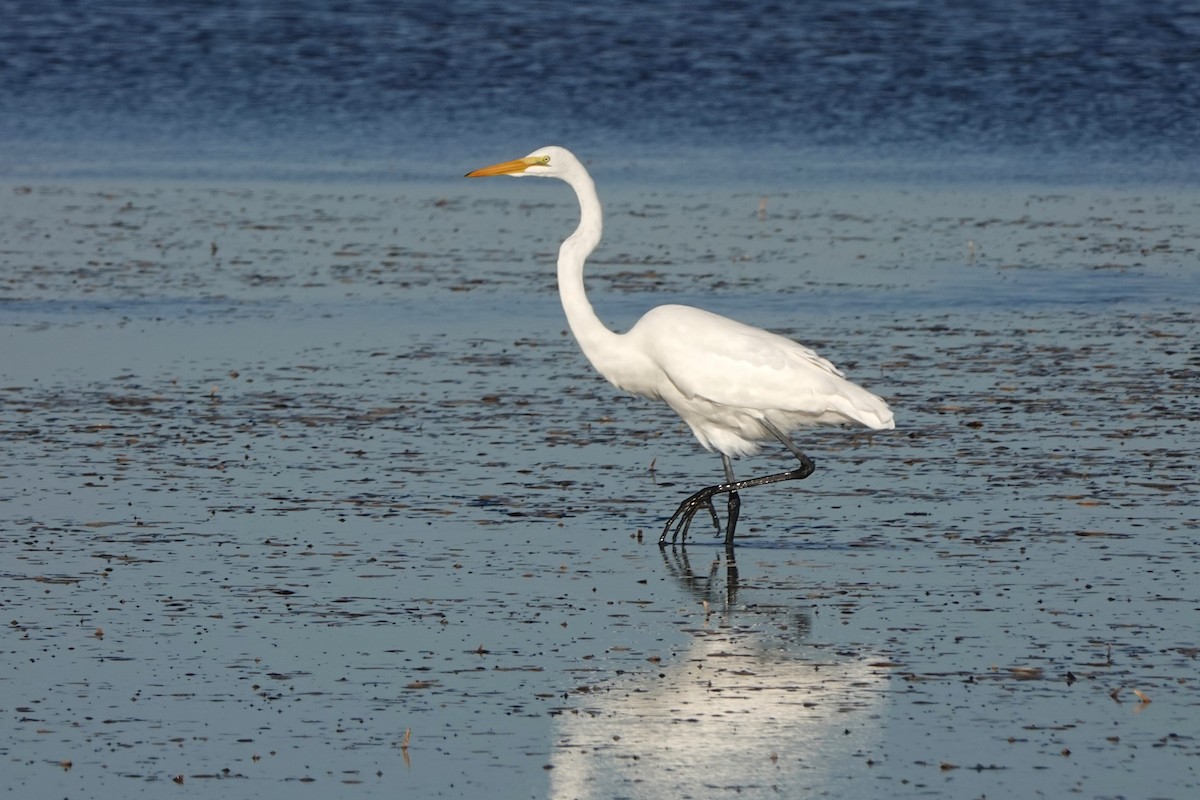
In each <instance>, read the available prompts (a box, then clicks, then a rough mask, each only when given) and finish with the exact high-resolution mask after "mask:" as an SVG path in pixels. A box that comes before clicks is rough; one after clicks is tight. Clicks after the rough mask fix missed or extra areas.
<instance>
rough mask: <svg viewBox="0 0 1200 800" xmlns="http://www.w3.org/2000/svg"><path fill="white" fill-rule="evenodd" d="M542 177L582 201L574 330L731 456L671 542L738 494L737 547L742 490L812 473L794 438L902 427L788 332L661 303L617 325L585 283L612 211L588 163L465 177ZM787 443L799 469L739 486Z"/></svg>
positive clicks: (626, 386)
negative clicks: (762, 457)
mask: <svg viewBox="0 0 1200 800" xmlns="http://www.w3.org/2000/svg"><path fill="white" fill-rule="evenodd" d="M488 175H513V176H526V175H533V176H541V177H550V178H559V179H561V180H563V181H566V182H567V183H568V184H569V185H570V186H571V188H573V189H574V190H575V194H576V196H577V197H578V199H579V208H580V221H579V227H578V228H577V229H576V230H575V232H574V233H573V234H571V236H569V237H568V238H567V239H566V241H564V242H563V244H562V247H561V248H560V250H559V256H558V287H559V294H560V296H561V298H562V305H563V310H564V311H565V312H566V315H567V323H568V324H569V325H570V328H571V332H572V334H574V336H575V339H576V340H577V341H578V342H579V346H580V349H582V350H583V353H584V355H585V356H587V358H588V360H589V361H590V362H591V363H592V366H593V367H595V368H596V370H597V371H598V372H599V373H600V374H601V375H603V376H604V377H605V378H607V379H608V380H609V382H611V383H612V384H613V385H614V386H616V387H618V388H620V389H623V390H625V391H627V392H631V393H633V394H637V395H641V396H643V397H649V398H651V399H656V400H662V401H663V402H665V403H666V404H667V405H669V406H670V407H671V408H672V409H674V410H675V413H677V414H678V415H679V416H680V417H681V418H682V419H683V421H684V422H686V423H687V424H688V426H689V427H690V428H691V429H692V432H693V433H695V435H696V438H697V439H698V440H699V441H700V443H701V444H702V445H704V447H706V448H707V449H708V450H710V451H715V452H718V453H720V454H721V460H722V464H723V465H724V468H725V476H726V482H725V483H722V484H718V485H716V486H710V487H706V488H705V489H702V490H700V491H699V492H696V493H695V494H693V495H692V496H691V497H689V498H688V499H687V500H685V501H684V502H683V503H682V504H680V506H679V509H677V510H676V512H675V514H674V515H673V516H672V517H671V519H670V520H669V521H668V522H667V525H666V527H665V528H664V530H663V534H662V536H661V537H660V538H659V542H660V543H665V541H666V536H667V534H668V533H669V532H671V530H672V526H674V535H673V536H672V541H675V538H676V537H677V536H678V535H679V534H680V533H682V534H683V537H684V539H686V537H687V531H688V528H689V526H690V524H691V520H692V517H693V516H694V515H695V514H696V513H697V512H698V511H699V510H700V509H707V510H708V511H709V512H710V513H711V514H712V518H713V521H714V523H715V524H716V525H717V528H718V530H720V523H719V521H718V520H717V516H716V510H715V509H714V508H713V505H712V498H713V496H715V495H717V494H727V495H728V496H729V500H728V509H729V517H728V521H727V526H726V537H725V542H726V545H727V546H732V543H733V535H734V528H735V526H736V524H737V518H738V510H739V507H740V501H739V498H738V490H740V489H745V488H749V487H751V486H761V485H764V484H767V483H776V482H779V481H783V480H795V479H801V478H806V477H808V475H809V474H811V473H812V470H813V468H814V465H813V463H812V461H811V460H810V459H808V457H807V456H805V455H804V454H803V453H801V452H800V450H799V449H798V448H797V447H796V446H795V444H793V443H792V442H791V440H790V439H789V438H788V437H787V435H786V434H787V433H789V432H791V431H794V430H797V429H800V428H805V427H811V426H815V425H862V426H865V427H868V428H873V429H876V430H883V429H888V428H894V427H895V422H894V421H893V419H892V412H891V410H890V409H889V408H888V406H887V403H885V402H884V401H883V400H882V399H880V398H879V397H877V396H875V395H874V394H871V393H870V392H868V391H867V390H866V389H863V388H862V387H861V386H858V385H857V384H854V383H851V382H850V381H848V380H846V379H845V378H844V377H843V376H842V373H841V372H840V371H839V370H838V369H837V367H835V366H834V365H833V364H831V363H830V362H829V361H827V360H826V359H824V358H822V357H821V356H819V355H817V354H816V353H815V352H813V351H812V350H810V349H809V348H807V347H805V346H804V345H801V344H798V343H797V342H794V341H792V340H791V339H788V338H786V337H784V336H779V335H778V334H774V333H770V332H768V331H764V330H761V329H759V328H754V327H751V326H749V325H745V324H743V323H741V322H737V321H736V320H732V319H729V318H727V317H722V316H720V315H718V314H713V313H712V312H709V311H705V310H703V309H699V308H693V307H691V306H682V305H665V306H658V307H657V308H653V309H651V310H650V311H648V312H646V314H645V315H644V316H643V317H642V318H641V319H640V320H638V322H637V324H636V325H634V326H633V327H632V328H631V329H630V330H629V331H628V332H627V333H623V334H621V333H615V332H613V331H611V330H609V329H608V328H607V327H606V326H605V325H604V323H602V322H601V321H600V319H599V318H598V317H597V316H596V313H595V311H594V310H593V309H592V306H591V303H589V302H588V299H587V295H586V292H585V291H584V285H583V265H584V262H585V261H586V259H587V257H588V255H590V254H591V252H592V251H593V250H595V248H596V245H598V244H599V243H600V236H601V233H602V231H603V212H602V211H601V207H600V200H599V198H598V197H597V196H596V188H595V184H594V183H593V182H592V178H591V176H590V175H589V174H588V172H587V170H586V169H585V168H584V167H583V165H582V164H581V163H579V160H578V159H577V158H575V156H574V155H573V154H572V153H571V152H570V151H568V150H565V149H563V148H561V147H543V148H541V149H540V150H535V151H534V152H533V153H530V154H529V155H528V156H526V157H524V158H519V159H516V160H514V161H506V162H503V163H501V164H496V165H493V166H491V167H484V168H483V169H479V170H475V171H474V172H471V173H468V175H467V177H484V176H488ZM773 439H778V440H779V441H780V442H782V443H783V445H784V446H785V447H787V448H788V449H789V450H790V451H791V452H792V453H793V454H794V455H795V456H796V457H797V458H798V459H799V460H800V462H801V466H800V468H798V469H794V470H791V471H789V472H784V473H779V474H776V475H767V476H763V477H759V478H752V479H749V480H744V481H736V480H735V479H734V477H733V468H732V465H731V464H730V461H729V458H730V457H731V456H744V455H752V454H754V453H756V452H758V450H759V448H760V447H761V444H762V442H764V441H770V440H773Z"/></svg>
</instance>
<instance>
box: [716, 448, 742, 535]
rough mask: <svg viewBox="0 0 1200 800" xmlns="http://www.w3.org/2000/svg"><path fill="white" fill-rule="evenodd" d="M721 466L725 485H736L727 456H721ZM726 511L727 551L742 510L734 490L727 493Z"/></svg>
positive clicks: (740, 500)
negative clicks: (723, 468) (723, 470)
mask: <svg viewBox="0 0 1200 800" xmlns="http://www.w3.org/2000/svg"><path fill="white" fill-rule="evenodd" d="M721 464H722V465H723V466H724V467H725V483H726V485H728V486H732V485H733V484H734V483H736V481H735V480H734V477H733V464H731V463H730V462H729V456H727V455H725V454H724V453H722V454H721ZM726 509H727V511H728V512H729V513H728V515H727V516H726V517H725V548H726V549H729V548H731V547H733V531H734V529H736V528H737V521H738V515H739V514H740V513H741V510H742V498H740V497H738V493H737V490H736V489H735V490H731V491H730V492H729V503H728V505H727V506H726ZM718 530H719V529H718Z"/></svg>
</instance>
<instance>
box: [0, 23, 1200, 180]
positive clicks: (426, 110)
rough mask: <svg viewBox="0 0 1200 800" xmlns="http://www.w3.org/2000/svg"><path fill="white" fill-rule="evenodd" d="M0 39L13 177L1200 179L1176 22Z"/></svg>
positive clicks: (1197, 36)
mask: <svg viewBox="0 0 1200 800" xmlns="http://www.w3.org/2000/svg"><path fill="white" fill-rule="evenodd" d="M0 19H2V20H3V24H2V25H0V170H2V171H4V172H7V173H9V174H21V173H23V172H29V171H34V172H36V171H38V170H50V171H53V170H55V169H57V170H60V171H64V172H68V173H69V172H71V171H72V170H74V171H77V172H86V171H88V170H97V171H100V172H103V171H105V169H106V166H105V165H109V168H110V169H113V170H116V171H119V170H120V169H129V168H130V165H131V164H133V165H141V168H147V169H149V168H163V165H168V166H167V167H166V168H167V169H168V171H170V169H174V170H175V171H184V172H187V171H189V170H191V171H194V172H196V173H203V172H205V171H206V170H208V171H212V172H214V174H221V175H226V176H236V175H239V174H248V175H263V174H271V172H272V170H273V169H275V170H280V169H284V166H283V165H292V167H290V168H292V169H297V170H298V173H299V174H304V173H305V167H304V166H301V167H299V168H297V167H296V166H295V165H297V164H299V165H307V166H308V167H311V166H312V165H313V164H318V163H319V164H335V165H340V166H337V167H336V168H335V172H336V171H337V170H343V171H345V172H346V173H347V174H350V175H356V176H361V174H372V173H374V172H375V171H377V170H378V169H382V170H383V171H385V172H391V171H395V170H399V171H402V172H405V173H407V174H416V175H421V176H434V175H442V174H443V173H444V166H443V165H445V167H446V168H449V167H451V166H452V168H453V169H454V170H460V169H463V168H467V167H473V166H476V162H477V161H479V159H480V158H484V159H485V160H486V159H487V158H491V157H493V156H494V157H497V158H499V157H508V156H510V155H512V154H513V153H524V152H527V151H528V150H531V149H533V148H534V147H535V146H538V145H541V144H543V143H548V142H558V143H563V144H567V145H568V146H571V147H573V148H575V149H576V150H578V151H581V152H585V153H587V154H588V155H591V156H594V157H595V156H603V157H605V158H607V159H609V160H610V161H611V159H612V158H614V157H617V156H619V155H622V154H623V155H626V156H628V157H629V158H630V159H632V160H637V159H652V158H654V157H657V156H660V155H675V156H680V155H681V154H692V153H707V154H711V153H714V152H715V153H724V154H726V155H728V156H730V157H731V159H736V160H737V161H740V162H741V164H742V165H744V166H742V165H736V164H733V165H731V164H730V163H729V160H726V161H725V162H724V165H723V166H721V167H718V166H714V165H710V166H709V168H710V169H723V170H725V171H726V173H727V174H737V173H738V172H739V171H740V170H741V169H746V170H763V171H765V172H766V173H768V174H769V173H772V172H782V173H786V172H788V171H789V170H800V172H801V173H803V168H802V167H799V166H797V164H798V163H804V164H808V165H809V168H810V169H814V170H819V165H820V164H821V163H823V162H829V163H831V164H838V165H840V166H839V167H838V168H839V169H848V170H859V171H862V172H866V173H871V172H872V171H881V172H888V171H892V172H895V171H901V172H903V171H905V170H915V171H916V172H918V173H921V172H926V171H929V172H940V173H941V174H942V175H941V176H942V177H953V176H954V175H958V174H965V175H967V176H972V175H977V174H983V175H986V176H989V177H1014V178H1029V177H1035V178H1036V177H1042V176H1052V177H1060V178H1066V179H1073V180H1074V179H1078V180H1093V179H1094V180H1163V179H1170V180H1176V181H1180V180H1182V181H1194V180H1196V178H1197V176H1198V175H1200V170H1198V168H1197V166H1196V165H1197V163H1198V162H1200V159H1198V158H1197V156H1198V155H1200V146H1198V145H1197V142H1198V141H1200V90H1197V87H1200V3H1197V2H1189V1H1188V0H1165V1H1164V2H1154V3H1134V2H1102V1H1100V2H1098V1H1097V0H1080V1H1079V2H1067V1H1065V0H1019V1H1017V2H1006V1H1001V0H994V1H993V2H915V1H914V2H904V1H903V0H828V1H827V2H783V3H744V4H733V3H728V2H697V1H695V0H667V1H666V2H653V3H650V2H631V1H630V0H620V1H617V2H609V1H607V0H606V2H595V3H588V2H578V3H560V2H528V3H519V2H496V1H495V0H442V1H441V2H396V0H345V1H344V2H338V3H323V2H322V3H318V2H311V0H260V1H259V2H241V3H220V4H217V3H210V2H198V1H196V0H192V1H191V2H189V1H187V0H154V1H153V2H136V1H135V2H123V3H99V2H86V0H61V1H60V2H54V3H47V2H44V1H43V0H0ZM447 160H449V161H450V162H451V164H445V162H446V161H447ZM631 163H632V161H631ZM154 165H157V167H155V166H154ZM169 165H174V167H173V168H172V167H170V166H169ZM752 165H753V166H752ZM764 165H765V166H764ZM813 165H817V166H813ZM905 165H908V166H907V167H906V166H905ZM285 171H286V170H285Z"/></svg>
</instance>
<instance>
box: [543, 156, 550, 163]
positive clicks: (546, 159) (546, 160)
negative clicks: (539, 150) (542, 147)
mask: <svg viewBox="0 0 1200 800" xmlns="http://www.w3.org/2000/svg"><path fill="white" fill-rule="evenodd" d="M542 163H543V164H549V163H550V156H542Z"/></svg>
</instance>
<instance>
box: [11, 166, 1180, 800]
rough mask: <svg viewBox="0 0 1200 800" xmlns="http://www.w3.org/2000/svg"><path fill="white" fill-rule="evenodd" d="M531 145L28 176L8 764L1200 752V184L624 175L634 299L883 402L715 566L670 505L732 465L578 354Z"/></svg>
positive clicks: (14, 198)
mask: <svg viewBox="0 0 1200 800" xmlns="http://www.w3.org/2000/svg"><path fill="white" fill-rule="evenodd" d="M530 183H532V182H522V183H520V184H517V183H516V182H514V181H500V180H497V181H493V182H471V183H464V182H461V181H459V182H447V183H445V184H432V185H424V184H422V185H397V186H392V187H387V186H372V187H362V186H347V187H339V186H328V185H322V186H303V185H288V184H279V185H260V184H254V185H239V186H233V187H229V186H224V187H221V186H202V185H197V184H169V183H152V182H144V183H137V184H131V185H107V184H106V185H100V184H86V183H76V184H47V185H13V184H8V185H5V186H2V187H0V226H2V230H3V242H4V244H3V245H2V246H0V264H2V265H3V269H2V270H0V399H2V402H3V406H2V408H3V414H2V416H0V431H2V433H3V439H4V442H5V447H4V450H3V453H4V456H3V460H2V461H0V497H2V498H3V500H4V502H3V504H2V505H0V509H2V511H0V520H2V521H3V525H2V529H3V531H4V536H3V538H2V539H0V548H2V551H3V552H2V555H3V564H4V567H3V570H2V574H0V586H3V592H2V593H0V607H2V610H3V612H4V629H5V636H4V639H3V652H4V654H5V658H4V659H3V661H2V662H0V690H2V691H0V698H2V700H0V711H2V712H3V714H4V718H5V719H6V720H7V721H8V725H6V727H5V729H6V731H7V733H6V734H5V735H4V736H3V737H0V764H2V765H3V766H2V767H0V771H2V773H3V774H4V776H5V779H4V784H5V785H6V786H7V787H8V788H10V790H13V791H19V792H21V793H24V794H28V795H29V796H36V797H58V796H62V797H128V796H147V795H154V796H157V795H160V794H161V793H162V792H163V791H166V790H165V789H164V788H163V787H162V785H161V784H163V783H164V782H171V781H177V782H182V783H183V784H184V785H185V786H186V787H188V788H187V789H186V791H188V792H189V793H190V794H193V795H198V796H199V795H203V796H220V797H230V796H255V797H282V796H295V795H302V796H312V797H331V796H347V797H354V796H395V795H397V794H401V795H404V796H413V797H478V796H481V795H483V794H489V795H493V796H499V797H562V798H570V797H586V798H609V797H635V798H643V797H644V798H657V797H668V796H671V797H733V796H737V797H768V796H769V797H776V796H834V797H850V798H854V797H862V798H871V797H878V796H881V795H883V794H885V793H886V794H888V795H892V796H897V797H930V796H933V797H977V796H982V795H986V796H988V797H1002V796H1026V797H1028V796H1037V795H1042V796H1050V797H1062V796H1068V795H1072V796H1081V797H1117V796H1145V797H1178V798H1183V797H1190V796H1192V795H1194V793H1195V791H1196V788H1197V784H1198V783H1200V777H1198V771H1200V766H1198V765H1200V758H1198V757H1200V740H1198V738H1197V737H1200V715H1198V714H1197V706H1198V705H1200V683H1198V679H1197V656H1198V655H1200V613H1198V611H1200V596H1198V595H1197V589H1196V587H1197V586H1200V575H1198V573H1200V566H1197V565H1198V564H1200V561H1198V556H1200V544H1198V541H1200V539H1198V529H1200V524H1198V522H1197V517H1198V515H1197V513H1196V510H1195V509H1196V499H1197V488H1198V486H1200V480H1198V479H1197V477H1196V470H1195V453H1196V450H1197V445H1198V443H1200V442H1198V438H1197V434H1196V430H1197V421H1198V420H1200V389H1198V388H1197V387H1198V386H1200V381H1198V377H1200V350H1198V347H1197V338H1196V326H1197V323H1198V321H1200V313H1198V312H1197V308H1200V305H1198V301H1200V280H1198V277H1197V269H1196V264H1197V261H1198V256H1197V250H1198V248H1200V195H1196V194H1195V193H1194V192H1191V191H1188V190H1170V189H1148V190H1144V191H1136V190H1132V189H1122V190H1119V191H1104V190H1100V189H1096V188H1078V187H1070V188H1063V189H1055V190H1053V191H1051V190H1046V189H1044V188H1038V189H1031V188H1016V187H1002V188H996V187H989V188H986V189H968V188H963V187H943V188H926V189H920V190H901V189H897V188H894V187H877V186H852V187H823V188H820V189H816V188H814V189H813V190H812V191H811V192H791V193H778V192H770V191H765V190H763V191H758V190H754V189H742V188H735V189H730V188H708V189H702V188H690V189H667V190H663V189H659V190H651V189H647V188H644V187H637V186H631V185H619V186H616V187H606V186H605V185H604V183H601V186H600V189H601V194H602V198H603V199H604V200H605V203H606V209H607V212H608V218H607V222H608V229H607V232H606V240H605V244H604V245H603V246H602V250H601V251H599V252H598V253H597V256H596V258H595V259H593V261H592V264H591V267H590V269H589V273H588V274H589V285H590V287H591V291H592V299H593V302H594V303H595V304H596V306H597V309H598V311H599V313H600V314H601V316H602V317H604V318H606V319H608V320H609V321H610V322H611V324H612V325H613V326H614V327H618V328H624V327H627V326H628V325H629V324H631V323H632V322H633V321H634V320H636V318H637V316H638V315H639V314H640V313H641V312H642V311H644V310H645V309H646V308H648V307H650V306H652V305H655V304H658V303H663V302H673V301H682V302H689V303H695V304H698V305H703V306H705V307H707V308H711V309H713V310H716V311H719V312H722V313H726V314H728V315H730V316H734V317H737V318H740V319H743V320H745V321H747V322H751V323H753V324H757V325H760V326H763V327H768V328H771V329H774V330H778V331H781V332H784V333H789V334H791V335H794V336H795V337H796V338H798V339H800V340H802V341H804V342H806V343H808V344H810V345H812V346H814V347H815V348H816V349H818V351H820V352H821V353H822V354H823V355H825V356H827V357H828V358H830V359H831V360H833V361H834V362H835V363H836V364H838V365H839V366H840V367H842V368H843V369H844V370H845V371H846V372H847V374H848V375H849V376H850V377H851V378H852V379H854V380H856V381H858V382H861V383H863V384H864V385H866V386H868V387H869V388H871V389H872V390H873V391H876V392H878V393H879V394H882V395H883V396H885V397H887V398H888V399H889V401H890V402H891V404H892V406H893V409H894V410H895V412H896V420H897V430H896V431H894V432H885V433H866V432H845V431H831V432H828V431H823V432H814V433H812V434H809V435H805V436H802V437H800V438H801V441H802V447H804V448H805V449H806V450H807V451H808V452H809V453H810V455H812V456H813V458H814V460H815V461H816V462H817V465H818V469H817V472H816V473H815V474H814V475H813V476H812V477H811V478H810V479H808V480H807V481H805V482H804V483H803V485H800V486H796V487H767V488H763V489H759V490H755V491H750V492H747V493H745V495H744V496H743V506H742V523H741V525H740V526H739V540H738V547H737V550H736V561H735V562H730V561H729V560H728V559H727V558H726V556H725V554H724V552H723V550H722V548H721V547H719V540H717V539H715V538H710V536H709V533H708V532H707V531H705V530H703V529H702V528H698V529H697V530H696V531H694V535H695V539H694V541H692V542H690V543H689V544H688V546H687V547H686V549H684V548H674V549H671V548H668V549H667V550H665V551H660V549H659V548H658V547H657V546H656V545H655V541H656V539H657V536H658V532H659V527H660V526H661V524H662V522H663V521H665V519H666V518H667V516H668V515H669V514H670V512H671V511H672V510H673V509H674V506H675V504H676V503H677V502H678V501H679V500H680V499H681V497H682V496H684V495H686V494H688V493H690V492H691V491H692V490H694V489H695V488H698V487H699V486H701V485H704V484H706V483H711V482H714V481H716V480H718V479H719V477H720V474H721V471H720V461H719V459H718V458H717V457H715V456H713V455H710V454H707V453H704V452H703V451H702V450H701V449H700V448H699V446H698V445H696V444H695V442H694V441H693V440H692V439H691V437H690V434H688V433H687V431H686V430H685V429H684V427H683V425H682V424H681V423H680V422H679V421H678V420H677V419H675V418H674V417H673V416H672V415H671V414H670V412H669V411H667V410H665V409H663V408H660V407H658V406H656V405H654V404H651V403H648V402H645V401H642V400H639V399H636V398H628V397H624V396H621V395H619V394H617V393H616V392H615V390H613V389H612V388H611V387H609V386H608V385H607V384H605V383H604V382H603V380H602V379H600V378H598V377H597V376H595V375H594V374H592V373H591V371H590V368H589V367H588V365H587V364H586V362H585V361H584V360H583V358H582V356H581V355H579V353H578V352H577V350H576V347H575V344H574V342H573V341H572V340H571V339H570V337H569V335H567V334H566V333H565V331H564V328H565V323H564V321H563V319H562V316H561V311H560V309H559V308H558V303H557V297H556V295H555V293H554V292H555V289H554V276H553V259H554V252H555V250H556V247H557V243H558V241H559V240H560V239H561V238H562V236H563V235H565V234H566V233H567V232H569V230H570V227H571V225H572V224H573V220H574V215H575V210H574V207H573V205H572V204H571V202H570V197H569V196H568V195H567V194H566V190H565V188H564V187H561V186H547V185H544V184H539V185H536V186H530V185H527V184H530ZM784 463H786V459H785V457H784V454H782V453H766V454H764V455H763V456H761V457H759V458H756V459H752V460H748V461H745V460H744V461H742V462H739V464H738V467H739V472H740V473H741V474H750V473H751V472H753V471H756V470H766V469H769V468H774V467H779V466H781V465H783V464H784Z"/></svg>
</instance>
